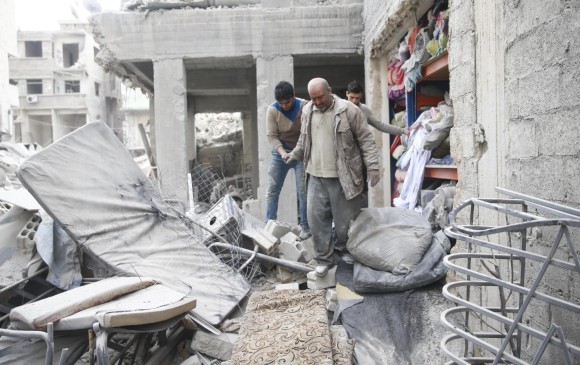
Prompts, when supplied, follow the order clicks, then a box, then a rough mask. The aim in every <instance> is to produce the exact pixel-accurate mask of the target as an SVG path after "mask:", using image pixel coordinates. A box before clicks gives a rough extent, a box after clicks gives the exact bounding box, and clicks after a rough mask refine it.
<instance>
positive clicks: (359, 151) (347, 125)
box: [292, 95, 379, 200]
mask: <svg viewBox="0 0 580 365" xmlns="http://www.w3.org/2000/svg"><path fill="white" fill-rule="evenodd" d="M332 97H333V98H334V103H335V105H334V147H335V151H336V157H337V160H336V166H337V169H338V179H339V181H340V185H341V186H342V190H343V192H344V196H345V198H346V199H347V200H350V199H353V198H355V197H356V196H358V195H359V194H360V193H361V192H362V191H363V188H364V184H365V183H366V182H365V181H364V178H363V163H364V165H365V166H366V168H367V170H378V169H379V158H378V153H377V146H376V145H375V140H374V138H373V135H372V134H371V131H370V129H369V126H368V124H367V118H366V116H365V115H364V113H363V112H362V111H361V110H360V109H359V108H358V107H357V106H356V105H354V104H353V103H351V102H350V101H347V100H344V99H341V98H339V97H338V96H336V95H332ZM312 108H313V104H312V102H308V103H307V104H306V105H305V106H304V108H303V109H302V129H301V130H300V138H299V139H298V143H297V144H296V148H294V150H293V151H292V152H293V154H294V157H295V158H296V159H298V160H303V161H304V171H306V168H307V167H308V163H309V162H310V149H311V145H312V141H311V139H310V128H311V127H310V122H311V120H312ZM307 175H308V174H304V178H305V179H306V177H307Z"/></svg>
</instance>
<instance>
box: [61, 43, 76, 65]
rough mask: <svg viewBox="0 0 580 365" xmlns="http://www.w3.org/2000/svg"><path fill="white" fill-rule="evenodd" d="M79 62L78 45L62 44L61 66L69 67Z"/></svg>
mask: <svg viewBox="0 0 580 365" xmlns="http://www.w3.org/2000/svg"><path fill="white" fill-rule="evenodd" d="M78 60H79V44H78V43H64V44H63V45H62V65H63V66H64V67H71V66H73V65H74V64H75V63H77V61H78Z"/></svg>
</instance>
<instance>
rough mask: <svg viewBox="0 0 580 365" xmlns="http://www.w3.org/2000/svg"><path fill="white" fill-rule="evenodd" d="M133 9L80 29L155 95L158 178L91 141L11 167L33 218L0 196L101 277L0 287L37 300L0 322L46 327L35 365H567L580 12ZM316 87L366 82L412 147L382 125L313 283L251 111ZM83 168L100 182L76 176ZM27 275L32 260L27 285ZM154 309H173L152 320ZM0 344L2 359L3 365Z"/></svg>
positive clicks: (109, 139) (340, 3) (530, 5)
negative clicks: (324, 269) (82, 363)
mask: <svg viewBox="0 0 580 365" xmlns="http://www.w3.org/2000/svg"><path fill="white" fill-rule="evenodd" d="M124 5H125V8H124V10H123V11H121V12H113V13H101V14H96V15H94V16H93V17H92V19H91V23H92V26H93V32H94V36H95V39H96V41H97V43H98V45H99V47H100V51H99V53H98V55H97V61H98V63H99V64H100V65H101V66H102V67H103V68H104V69H105V70H106V71H107V72H111V73H115V74H116V75H118V76H119V77H121V78H123V79H124V80H126V81H130V82H131V84H132V85H134V86H137V87H139V88H141V89H142V90H143V91H144V92H146V93H147V94H148V95H149V96H150V115H149V125H148V128H149V135H148V136H147V138H143V140H144V141H146V142H147V143H150V149H151V154H150V160H151V161H152V162H154V164H155V167H156V169H157V170H156V179H149V178H148V177H146V176H145V175H144V174H143V173H142V171H141V170H140V169H139V168H138V167H137V166H136V165H135V163H134V162H133V160H132V158H131V156H130V155H129V154H128V153H127V152H126V151H125V149H124V147H123V146H122V145H121V144H120V142H119V141H118V139H116V138H115V136H114V134H113V133H112V131H111V130H110V128H107V127H106V126H105V125H104V124H103V123H91V124H89V125H87V126H84V127H82V128H80V129H78V130H77V131H75V132H74V133H71V134H68V135H66V136H65V137H64V138H63V139H62V140H60V141H58V142H56V143H54V144H53V145H51V146H50V147H48V148H46V149H45V150H43V151H40V152H38V153H36V154H34V155H32V156H30V157H28V158H27V159H26V161H22V163H21V165H20V166H19V167H18V169H17V170H16V174H17V175H18V179H19V180H20V181H21V182H22V184H23V186H24V187H25V188H26V189H27V190H28V192H29V193H30V194H31V195H32V198H34V199H32V200H33V201H34V203H35V204H33V205H28V203H30V199H29V198H30V197H29V196H28V195H25V196H24V197H23V196H14V195H11V194H8V195H4V196H0V200H1V201H3V202H6V203H5V205H4V208H5V209H4V210H5V211H6V212H8V213H10V212H11V213H10V214H8V213H6V214H5V217H6V216H9V217H10V216H15V215H18V216H19V218H18V219H19V223H18V224H17V225H21V224H20V222H23V223H24V224H25V225H26V224H28V223H30V224H31V225H32V226H35V225H38V216H37V215H35V214H33V213H30V212H31V211H32V212H36V211H39V210H40V211H41V213H42V211H45V213H46V215H45V216H43V220H42V223H41V224H45V223H46V224H54V225H51V226H50V227H51V228H50V229H54V232H55V233H54V242H57V238H56V237H57V236H58V235H57V234H56V232H57V231H58V230H59V228H58V227H61V228H60V229H61V230H62V231H63V232H64V233H66V235H62V236H58V237H59V239H58V242H69V244H70V241H74V243H76V245H75V244H74V243H72V244H70V246H66V247H70V249H73V248H74V247H77V248H78V250H79V251H82V254H80V253H79V254H78V255H79V256H80V257H83V260H85V261H84V262H83V265H84V267H86V268H90V270H91V271H92V274H93V276H94V278H97V279H100V278H106V279H104V280H91V279H92V277H91V276H87V277H85V278H83V284H85V285H83V286H80V287H78V288H74V289H72V290H69V291H65V292H63V293H61V294H58V295H55V296H49V297H48V298H46V299H42V297H43V296H44V295H45V294H44V293H43V292H42V291H40V292H38V290H40V289H39V288H36V287H34V288H30V287H25V288H22V286H19V285H20V284H22V283H26V285H29V283H30V282H32V280H29V279H27V278H24V279H22V281H18V282H17V284H14V283H13V284H8V283H6V284H5V285H6V286H5V287H4V288H3V289H0V293H4V294H5V295H8V294H6V293H9V294H14V295H15V296H16V297H17V298H18V299H19V300H21V301H23V302H25V301H28V300H30V299H31V298H29V297H31V296H32V295H29V297H27V296H26V295H27V294H26V293H27V290H34V295H36V296H39V297H38V298H35V299H33V300H31V301H30V302H29V303H27V304H25V305H20V306H18V305H14V303H9V304H7V305H6V306H7V307H8V308H3V311H4V312H3V313H5V314H4V316H3V317H1V319H2V320H5V321H6V322H8V320H10V321H11V327H10V328H9V329H0V333H2V334H5V335H7V336H8V335H11V336H18V333H17V331H18V330H23V329H25V330H31V331H32V330H34V331H35V332H41V333H43V334H44V333H45V332H46V333H47V335H50V336H52V332H53V330H54V332H55V334H56V335H57V336H62V338H58V341H56V340H55V341H54V343H55V347H54V354H53V353H50V354H49V351H48V350H47V352H46V357H47V359H48V357H49V355H54V358H55V359H58V356H61V357H60V359H61V360H62V359H63V357H62V356H64V360H62V361H63V362H65V363H66V361H67V359H70V358H72V357H74V356H75V355H77V351H81V350H82V349H87V348H90V351H91V354H90V355H89V356H91V357H92V358H97V359H98V360H99V361H102V362H103V363H108V358H109V356H108V354H107V353H106V351H107V347H108V348H109V350H111V349H113V348H114V349H116V350H117V353H116V354H115V355H114V358H113V360H115V361H116V360H119V361H121V360H122V359H124V358H130V357H132V360H131V361H135V359H139V360H143V362H144V363H147V364H156V363H161V361H162V360H164V359H168V358H170V356H174V355H175V351H179V352H181V353H183V354H185V356H183V357H184V358H187V359H186V360H185V361H186V363H187V364H189V363H191V364H197V363H201V364H220V363H224V364H261V363H273V362H275V361H280V362H285V363H291V364H303V363H313V364H352V363H354V364H385V363H397V364H430V363H437V364H439V363H448V364H463V365H466V364H473V363H476V364H483V363H490V364H491V363H493V364H496V363H513V364H575V363H578V362H579V361H580V332H579V331H578V328H580V326H579V325H580V322H579V321H580V316H579V314H580V298H579V296H578V293H579V291H578V290H577V289H578V285H579V284H578V283H579V281H578V276H579V275H580V261H579V259H578V257H579V255H580V251H579V248H578V247H576V246H577V245H578V242H579V237H580V198H579V195H578V191H579V190H578V188H577V187H575V181H576V180H577V178H578V174H579V173H580V149H579V147H578V143H577V142H576V140H577V139H578V137H579V136H578V134H579V132H577V131H576V129H575V128H574V126H575V124H574V121H575V116H576V115H577V112H578V111H580V105H578V100H579V99H578V97H577V95H578V94H579V93H580V76H579V75H580V71H578V70H580V68H579V67H578V66H579V64H578V59H579V57H578V55H579V51H578V47H577V46H578V45H579V44H580V38H579V34H580V32H578V28H579V27H580V19H579V16H580V6H579V4H578V2H575V1H560V0H554V1H548V2H547V3H546V2H545V1H539V0H530V1H526V2H521V1H474V0H470V1H460V0H450V1H445V0H435V1H431V0H426V1H421V0H393V1H381V0H323V1H316V2H312V1H306V0H290V1H283V0H207V1H206V0H202V1H148V0H137V1H124ZM313 77H324V78H325V79H327V80H328V81H329V83H330V86H331V87H332V89H333V92H334V93H336V94H337V95H338V96H340V97H345V89H346V85H347V84H348V83H349V82H350V81H352V80H359V81H360V82H362V83H363V84H364V89H365V103H366V104H367V105H368V106H369V107H370V108H371V110H372V111H373V112H374V114H375V115H376V116H377V117H379V118H380V119H381V120H383V121H384V120H386V121H388V122H389V123H390V124H393V125H398V126H400V127H405V128H409V129H411V130H412V131H413V132H412V135H411V137H409V138H407V137H405V136H401V137H400V138H398V139H397V138H396V137H395V136H390V135H389V134H386V133H381V132H380V131H378V130H373V133H374V137H375V141H376V143H377V145H378V147H379V150H380V157H381V164H382V167H381V174H382V179H381V182H380V183H379V184H378V185H377V186H375V187H372V188H369V193H368V206H369V208H368V209H365V210H363V211H362V212H361V213H360V215H359V217H358V218H357V220H356V221H354V222H353V223H352V225H351V230H350V231H349V234H350V236H349V240H348V242H347V247H346V248H347V249H348V252H349V253H350V255H345V254H341V255H340V257H339V258H338V259H337V261H338V263H337V265H336V266H334V267H333V268H331V269H330V271H329V272H328V274H327V275H325V276H316V275H314V273H313V272H312V270H313V269H314V265H315V264H316V262H315V261H313V258H314V247H313V240H312V239H305V240H302V239H300V238H299V229H298V227H297V226H296V223H297V217H296V215H297V214H296V212H297V207H296V198H295V197H296V194H295V193H296V192H295V191H294V189H295V188H294V184H292V183H286V184H285V185H284V191H283V192H282V194H281V197H280V207H281V208H282V209H281V211H280V214H279V221H268V222H267V223H264V222H263V217H264V215H265V199H264V197H265V189H266V186H267V179H268V173H267V170H268V166H269V162H270V158H271V157H270V156H271V154H270V149H271V147H270V145H269V144H268V141H267V138H266V127H265V124H266V109H267V107H268V106H269V105H270V104H271V103H272V102H273V90H274V86H275V85H276V84H277V83H278V82H279V81H280V80H287V81H289V82H291V83H292V84H293V85H295V89H296V94H297V96H299V97H303V98H306V99H308V98H309V97H308V93H307V90H306V85H307V83H308V81H309V80H310V79H311V78H313ZM207 113H215V114H214V115H213V116H209V115H210V114H207ZM220 113H221V114H220ZM225 113H228V116H227V117H226V116H225V115H226V114H225ZM229 113H231V114H229ZM417 136H422V139H419V138H418V137H417ZM89 139H90V140H91V143H86V142H85V141H87V140H89ZM70 151H74V154H73V153H66V152H70ZM100 151H103V152H102V153H100ZM95 154H100V155H102V156H101V157H102V159H101V160H100V161H93V159H91V156H93V155H95ZM47 160H48V161H54V162H53V163H51V164H46V163H45V161H47ZM208 166H209V167H211V168H209V167H208ZM78 171H90V174H91V177H92V178H91V179H81V178H71V176H74V174H78ZM216 172H217V173H216ZM87 174H88V173H87ZM409 175H413V178H412V179H411V178H407V177H408V176H409ZM293 178H294V177H293V176H288V177H287V182H291V181H292V179H293ZM55 191H58V192H60V193H59V194H55V193H54V192H55ZM228 192H229V193H230V194H225V193H228ZM61 196H66V197H67V198H66V199H62V198H61ZM202 196H203V197H202ZM242 200H243V201H242ZM200 202H202V203H204V204H203V207H202V208H203V209H199V208H200V205H199V203H200ZM238 204H239V205H241V207H242V209H240V208H239V206H238ZM23 212H24V213H23ZM41 213H39V214H41ZM22 214H25V216H22ZM32 217H35V219H36V221H33V222H29V220H31V219H32ZM44 217H46V222H45V218H44ZM51 219H52V220H54V223H53V222H52V220H51ZM2 223H7V220H6V219H5V218H4V219H0V228H2ZM10 227H11V229H12V230H14V231H16V234H17V235H21V233H22V232H23V231H21V230H20V229H21V228H18V229H17V228H15V226H10ZM44 229H46V227H44ZM33 230H34V229H33ZM26 232H27V234H28V233H30V232H29V231H26ZM59 232H60V231H59ZM59 234H60V233H59ZM24 241H25V243H24V244H21V245H20V246H23V247H20V246H19V248H26V247H30V246H33V243H31V242H29V241H26V240H23V239H20V240H19V242H20V243H21V242H24ZM34 241H35V244H36V245H37V246H40V247H39V248H42V247H43V248H44V249H46V247H52V246H50V244H41V240H40V238H39V239H36V238H35V239H34ZM26 242H27V243H28V245H27V244H26ZM59 246H60V244H59ZM62 246H65V245H64V244H63V245H62ZM13 251H14V250H13ZM20 251H22V250H20ZM24 251H26V250H24ZM16 252H19V251H16ZM11 253H12V251H11ZM14 255H16V253H14ZM43 259H44V257H43ZM53 259H54V260H55V261H56V256H54V257H53ZM36 260H37V261H35V262H36V263H38V262H40V261H39V260H38V259H36ZM49 261H50V257H49V260H48V261H47V260H45V262H47V263H48V262H49ZM54 264H55V263H54V262H52V266H51V267H50V272H51V274H49V275H54V273H55V272H54V270H55V267H57V266H58V265H54ZM49 266H50V265H49ZM0 267H1V266H0ZM41 270H44V269H39V268H37V267H36V266H34V265H31V264H29V265H28V266H27V271H26V275H25V276H30V275H35V277H37V276H38V277H39V278H40V276H41V275H40V274H41V273H42V272H41ZM75 273H77V272H76V271H75ZM135 273H137V274H138V275H139V280H135V277H134V275H135ZM263 274H265V275H263ZM268 274H270V276H268ZM61 275H62V274H61ZM67 275H68V274H67ZM125 276H128V278H126V277H125ZM66 277H68V276H66ZM61 278H63V276H61ZM75 278H77V277H76V276H75ZM13 279H15V278H13ZM141 279H143V280H141ZM42 280H44V279H42ZM42 280H38V281H39V282H40V283H41V284H44V282H43V281H42ZM47 280H48V279H47ZM51 280H52V282H54V277H52V278H51ZM89 286H90V288H94V290H93V291H92V292H91V290H90V289H89ZM7 288H8V289H7ZM60 288H61V289H62V286H61V287H60ZM42 289H44V290H48V289H46V288H44V287H42ZM270 289H273V290H270ZM305 289H309V290H305ZM116 291H118V293H119V297H115V298H113V296H114V295H113V294H112V292H116ZM127 293H128V294H127ZM59 296H60V297H59ZM85 296H86V297H87V298H88V301H90V300H97V298H98V299H99V300H101V299H102V298H103V297H106V298H107V300H106V301H108V302H110V303H103V306H104V307H102V308H101V307H93V306H92V305H91V303H89V302H88V301H83V300H78V298H80V297H85ZM153 296H154V297H156V298H157V299H159V298H160V297H163V299H164V300H159V301H155V303H156V304H155V305H156V306H157V307H156V308H152V307H151V306H152V305H153V304H149V302H151V301H150V300H149V299H150V298H151V297H153ZM75 297H76V299H77V300H76V301H75V302H74V307H75V308H72V309H70V308H69V307H66V306H64V305H63V302H66V301H67V300H70V299H71V298H75ZM37 299H40V300H39V301H38V302H37V303H38V304H36V303H35V302H36V300H37ZM60 307H66V308H64V309H65V310H61V308H60ZM111 308H113V309H111ZM115 308H116V309H115ZM119 308H120V309H119ZM128 308H131V309H132V310H129V309H128ZM69 309H70V310H69ZM75 311H77V312H75ZM99 311H101V312H100V313H99ZM131 311H132V312H134V313H128V312H131ZM135 324H138V325H139V327H132V326H131V325H135ZM126 327H128V328H126ZM87 330H88V332H89V333H90V336H91V337H89V339H87V338H86V337H87V336H86V332H87ZM140 330H142V331H143V332H142V333H141V332H139V331H140ZM7 331H8V332H7ZM10 331H14V332H10ZM73 331H84V333H85V335H83V336H81V335H79V334H78V333H75V332H73ZM128 333H130V334H131V335H129V334H128ZM143 333H146V334H147V335H144V334H143ZM184 333H187V334H188V335H187V336H186V335H185V334H184ZM67 336H70V339H68V340H67V341H69V342H64V340H63V338H68V337H67ZM92 336H94V338H95V341H94V343H93V344H87V343H85V342H83V341H89V340H92V339H93V337H92ZM44 338H45V337H43V339H44ZM107 338H109V339H110V341H109V343H107V341H106V339H107ZM184 338H187V340H184ZM49 342H50V341H47V344H48V343H49ZM57 342H58V343H57ZM77 342H78V343H77ZM6 343H7V340H6V338H2V341H0V355H2V354H4V355H3V356H4V359H8V356H14V357H15V358H17V356H18V355H19V354H18V349H19V348H18V347H17V346H18V345H11V346H8V345H7V344H6ZM67 343H70V347H69V348H70V349H71V350H69V355H66V356H65V355H61V354H66V351H63V348H65V347H66V345H67ZM41 344H42V342H41ZM133 345H135V348H136V350H135V354H132V353H131V351H128V350H127V349H128V348H130V347H131V346H133ZM44 348H50V345H49V346H44V347H43V346H36V347H35V349H39V350H38V351H37V352H38V353H37V354H36V355H37V358H38V357H39V356H40V357H42V356H44V353H43V352H42V351H41V350H40V349H44ZM175 348H177V350H174V349H175ZM3 351H4V352H3ZM71 353H72V354H71ZM170 354H171V355H170ZM67 356H70V357H69V358H67ZM39 361H40V360H39ZM47 362H48V360H47ZM0 363H2V356H0Z"/></svg>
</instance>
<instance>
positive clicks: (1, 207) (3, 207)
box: [0, 201, 12, 216]
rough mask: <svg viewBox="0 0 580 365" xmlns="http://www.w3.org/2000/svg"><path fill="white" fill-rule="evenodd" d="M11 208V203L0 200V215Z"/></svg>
mask: <svg viewBox="0 0 580 365" xmlns="http://www.w3.org/2000/svg"><path fill="white" fill-rule="evenodd" d="M10 208H12V204H10V203H6V202H3V201H0V216H2V215H4V213H6V212H8V211H9V210H10Z"/></svg>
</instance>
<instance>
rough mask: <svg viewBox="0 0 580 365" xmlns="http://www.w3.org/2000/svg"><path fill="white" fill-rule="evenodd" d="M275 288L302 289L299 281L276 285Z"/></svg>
mask: <svg viewBox="0 0 580 365" xmlns="http://www.w3.org/2000/svg"><path fill="white" fill-rule="evenodd" d="M275 290H300V284H298V283H287V284H278V285H276V289H275Z"/></svg>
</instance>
